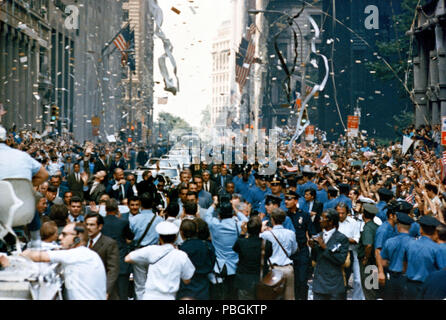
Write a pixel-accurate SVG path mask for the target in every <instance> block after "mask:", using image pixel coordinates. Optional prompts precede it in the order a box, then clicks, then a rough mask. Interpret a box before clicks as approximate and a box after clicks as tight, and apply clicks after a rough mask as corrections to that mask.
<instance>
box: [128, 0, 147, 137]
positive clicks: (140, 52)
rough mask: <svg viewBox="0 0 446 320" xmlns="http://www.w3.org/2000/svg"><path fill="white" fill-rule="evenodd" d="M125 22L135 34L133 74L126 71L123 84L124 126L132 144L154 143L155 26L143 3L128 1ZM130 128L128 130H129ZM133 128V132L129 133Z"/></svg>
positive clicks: (142, 0)
mask: <svg viewBox="0 0 446 320" xmlns="http://www.w3.org/2000/svg"><path fill="white" fill-rule="evenodd" d="M122 7H123V12H124V21H129V22H130V27H131V29H133V30H134V32H135V67H136V70H135V72H134V74H132V75H130V72H129V71H128V70H126V72H125V76H124V79H123V81H122V84H123V88H124V90H125V95H124V96H123V100H122V105H123V109H124V110H126V111H128V113H129V115H128V118H127V117H126V119H127V120H128V121H126V122H125V123H123V124H122V126H123V127H125V128H126V129H127V133H128V135H129V136H130V135H132V139H133V141H137V142H142V143H150V142H152V141H153V137H152V134H151V133H152V130H151V128H152V125H153V85H154V84H153V33H154V30H153V28H154V24H153V20H152V19H151V18H150V15H149V12H148V5H147V1H146V0H128V1H127V2H124V3H123V5H122ZM129 127H130V130H128V129H129ZM132 127H133V129H134V130H131V128H132Z"/></svg>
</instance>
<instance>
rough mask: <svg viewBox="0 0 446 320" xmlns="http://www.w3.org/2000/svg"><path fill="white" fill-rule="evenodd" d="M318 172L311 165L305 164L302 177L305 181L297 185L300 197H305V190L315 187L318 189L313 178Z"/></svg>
mask: <svg viewBox="0 0 446 320" xmlns="http://www.w3.org/2000/svg"><path fill="white" fill-rule="evenodd" d="M315 174H316V173H315V172H314V171H313V170H311V168H310V166H309V165H306V166H304V168H303V169H302V179H303V183H302V184H300V185H299V186H298V187H297V194H298V195H299V197H303V196H304V194H305V190H307V189H314V190H316V191H317V189H318V188H317V184H315V183H314V182H313V181H312V179H313V177H314V175H315Z"/></svg>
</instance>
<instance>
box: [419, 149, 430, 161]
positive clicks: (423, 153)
mask: <svg viewBox="0 0 446 320" xmlns="http://www.w3.org/2000/svg"><path fill="white" fill-rule="evenodd" d="M421 156H422V157H423V159H424V160H429V154H428V153H427V152H424V151H421Z"/></svg>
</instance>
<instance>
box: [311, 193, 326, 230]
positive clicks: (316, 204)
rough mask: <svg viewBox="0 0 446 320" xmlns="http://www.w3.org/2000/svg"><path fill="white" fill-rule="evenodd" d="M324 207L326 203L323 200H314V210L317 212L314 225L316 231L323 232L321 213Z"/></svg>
mask: <svg viewBox="0 0 446 320" xmlns="http://www.w3.org/2000/svg"><path fill="white" fill-rule="evenodd" d="M323 209H324V204H323V203H322V202H319V201H316V200H314V203H313V211H314V212H316V216H315V217H314V221H313V226H314V229H315V231H316V232H318V233H319V232H321V231H322V228H321V215H322V211H323Z"/></svg>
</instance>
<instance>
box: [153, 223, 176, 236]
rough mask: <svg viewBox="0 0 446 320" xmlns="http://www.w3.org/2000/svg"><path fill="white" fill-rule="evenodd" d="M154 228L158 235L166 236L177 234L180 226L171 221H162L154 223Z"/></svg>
mask: <svg viewBox="0 0 446 320" xmlns="http://www.w3.org/2000/svg"><path fill="white" fill-rule="evenodd" d="M155 230H156V232H158V234H159V235H163V236H167V235H173V234H178V231H180V228H178V226H177V225H176V224H174V223H172V222H168V221H163V222H160V223H158V224H157V225H156V228H155Z"/></svg>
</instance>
